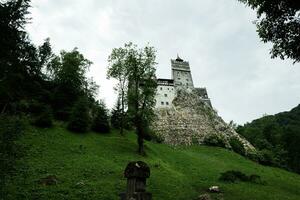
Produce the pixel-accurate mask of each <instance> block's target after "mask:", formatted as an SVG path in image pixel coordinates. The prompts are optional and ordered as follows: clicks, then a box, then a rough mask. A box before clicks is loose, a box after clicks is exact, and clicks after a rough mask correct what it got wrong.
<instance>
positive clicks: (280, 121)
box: [237, 105, 300, 173]
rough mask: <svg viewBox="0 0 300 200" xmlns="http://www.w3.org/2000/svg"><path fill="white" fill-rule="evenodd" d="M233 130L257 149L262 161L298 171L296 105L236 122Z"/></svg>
mask: <svg viewBox="0 0 300 200" xmlns="http://www.w3.org/2000/svg"><path fill="white" fill-rule="evenodd" d="M237 132H238V133H240V134H241V135H243V136H244V137H245V138H246V139H247V140H248V141H250V142H251V143H252V144H253V145H254V146H255V147H256V148H257V149H259V150H260V158H259V160H260V162H261V163H262V164H266V165H272V166H278V167H283V168H289V169H290V170H293V171H295V172H298V173H299V172H300V164H299V163H300V162H299V161H300V159H299V158H300V148H299V146H300V105H298V106H297V107H295V108H294V109H292V110H291V111H289V112H282V113H279V114H276V115H270V116H264V117H262V118H260V119H257V120H254V121H252V122H251V123H247V124H245V125H244V126H239V127H238V128H237Z"/></svg>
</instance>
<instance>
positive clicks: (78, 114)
mask: <svg viewBox="0 0 300 200" xmlns="http://www.w3.org/2000/svg"><path fill="white" fill-rule="evenodd" d="M89 122H90V115H89V108H88V101H87V99H86V98H80V99H78V100H77V102H76V103H75V104H74V106H73V109H72V112H71V116H70V120H69V123H68V126H67V128H68V129H69V130H70V131H73V132H78V133H84V132H87V131H88V129H89V125H90V123H89Z"/></svg>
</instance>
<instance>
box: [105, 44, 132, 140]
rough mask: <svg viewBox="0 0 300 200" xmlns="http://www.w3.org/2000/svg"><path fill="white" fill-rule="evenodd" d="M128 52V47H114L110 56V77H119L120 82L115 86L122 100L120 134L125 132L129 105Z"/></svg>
mask: <svg viewBox="0 0 300 200" xmlns="http://www.w3.org/2000/svg"><path fill="white" fill-rule="evenodd" d="M127 53H128V48H121V47H120V48H114V49H113V50H112V53H111V54H110V56H109V58H108V62H109V67H108V71H107V77H108V78H114V79H117V81H118V84H117V87H116V88H115V89H116V90H117V91H118V96H119V99H118V101H119V102H120V107H121V108H120V111H121V112H120V115H119V116H118V117H119V119H120V123H119V127H120V134H121V135H123V134H124V122H125V109H126V105H127V98H126V91H127V89H128V75H129V74H128V69H127V64H128V63H127V62H128V60H127V56H126V55H127Z"/></svg>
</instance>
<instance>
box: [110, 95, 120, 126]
mask: <svg viewBox="0 0 300 200" xmlns="http://www.w3.org/2000/svg"><path fill="white" fill-rule="evenodd" d="M121 112H122V111H121V104H120V100H119V98H118V100H117V104H116V106H115V107H114V108H113V109H112V111H111V117H110V123H111V125H112V127H114V128H116V129H119V128H120V127H121V114H122V113H121Z"/></svg>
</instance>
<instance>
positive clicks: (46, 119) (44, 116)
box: [33, 105, 53, 128]
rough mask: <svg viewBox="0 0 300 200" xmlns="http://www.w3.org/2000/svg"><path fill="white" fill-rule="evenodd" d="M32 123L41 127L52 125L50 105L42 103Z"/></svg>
mask: <svg viewBox="0 0 300 200" xmlns="http://www.w3.org/2000/svg"><path fill="white" fill-rule="evenodd" d="M33 124H34V125H35V126H38V127H41V128H48V127H51V126H52V125H53V116H52V110H51V108H50V106H48V105H44V106H43V107H42V110H41V111H40V113H39V114H37V116H35V117H34V120H33Z"/></svg>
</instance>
